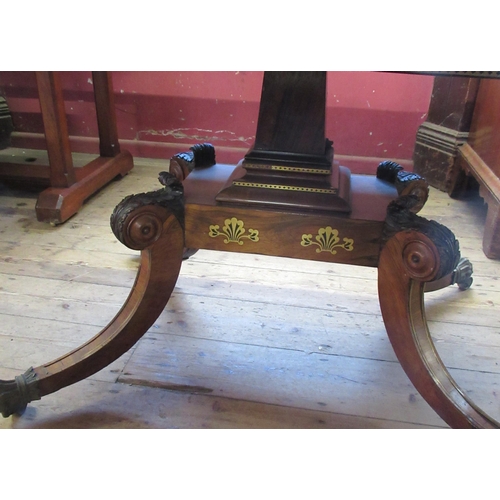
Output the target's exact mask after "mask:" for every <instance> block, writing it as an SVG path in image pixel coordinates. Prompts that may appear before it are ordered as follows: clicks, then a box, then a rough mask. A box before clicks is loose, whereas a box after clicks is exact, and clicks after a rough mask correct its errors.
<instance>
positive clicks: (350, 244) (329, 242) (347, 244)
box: [300, 226, 354, 255]
mask: <svg viewBox="0 0 500 500" xmlns="http://www.w3.org/2000/svg"><path fill="white" fill-rule="evenodd" d="M312 238H313V236H312V234H303V235H302V241H301V242H300V244H301V245H302V246H303V247H309V246H311V245H316V246H317V247H318V248H317V249H316V252H317V253H320V252H330V253H331V254H332V255H335V254H336V253H337V250H335V249H336V248H343V249H344V250H346V251H347V252H351V251H352V250H354V240H353V239H351V238H343V240H342V241H343V243H340V238H339V232H338V230H337V229H332V228H331V227H330V226H328V227H322V228H320V229H319V230H318V234H317V235H316V237H315V238H314V239H315V240H316V241H313V239H312Z"/></svg>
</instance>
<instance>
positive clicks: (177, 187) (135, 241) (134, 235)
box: [110, 172, 184, 250]
mask: <svg viewBox="0 0 500 500" xmlns="http://www.w3.org/2000/svg"><path fill="white" fill-rule="evenodd" d="M158 180H159V181H160V183H161V184H163V186H164V187H163V188H162V189H158V190H157V191H152V192H149V193H140V194H134V195H131V196H127V197H126V198H124V199H123V200H122V201H121V202H120V203H119V204H118V205H117V206H116V208H115V210H114V211H113V213H112V214H111V220H110V223H111V229H112V230H113V233H114V234H115V236H116V237H117V239H118V240H119V241H121V242H122V243H123V244H124V245H125V246H127V247H129V248H132V249H133V250H142V249H144V248H146V247H148V246H150V245H152V244H153V243H154V242H155V241H157V240H158V238H159V237H160V236H161V232H162V226H163V222H164V219H165V214H166V213H167V212H166V211H165V210H164V209H167V210H168V211H170V212H172V213H173V214H174V215H175V216H176V218H177V220H178V221H179V223H180V225H181V227H184V198H183V188H182V184H181V182H180V181H179V180H178V179H177V178H176V177H175V176H174V175H172V174H171V173H169V172H161V173H160V174H159V176H158Z"/></svg>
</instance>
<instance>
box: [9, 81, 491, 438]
mask: <svg viewBox="0 0 500 500" xmlns="http://www.w3.org/2000/svg"><path fill="white" fill-rule="evenodd" d="M325 92H326V73H324V72H267V73H265V76H264V84H263V90H262V99H261V105H260V112H259V121H258V126H257V133H256V140H255V144H254V146H253V147H252V148H251V150H250V151H249V152H248V154H247V155H246V156H245V158H244V159H243V160H242V161H241V162H240V163H239V164H238V165H236V166H235V165H223V164H218V163H217V162H216V159H215V150H214V148H213V147H212V146H211V145H210V144H198V145H195V146H193V147H192V148H191V149H190V150H189V151H188V152H184V153H180V154H178V155H175V156H174V157H172V159H171V162H170V171H169V172H162V173H160V176H159V180H160V182H161V184H162V185H163V187H162V188H161V189H158V190H156V191H152V192H149V193H141V194H136V195H131V196H128V197H127V198H125V199H124V200H123V201H122V202H121V203H120V204H119V205H118V206H117V207H116V208H115V210H114V212H113V214H112V216H111V227H112V230H113V232H114V234H115V235H116V237H117V238H118V239H119V240H120V241H121V242H122V243H123V244H125V245H126V246H127V247H129V248H131V249H135V250H140V252H141V264H140V268H139V271H138V275H137V278H136V281H135V284H134V286H133V288H132V291H131V292H130V295H129V297H128V299H127V301H126V302H125V304H124V305H123V307H122V309H121V310H120V312H119V313H118V314H117V316H116V317H115V318H114V319H113V320H112V321H111V323H110V324H109V325H108V326H106V327H105V328H104V329H103V330H102V331H101V332H100V333H98V334H97V335H96V336H95V337H94V338H93V339H91V340H90V341H88V342H87V343H86V344H84V345H82V346H81V347H79V348H77V349H75V350H74V351H72V352H70V353H68V354H66V355H65V356H62V357H61V358H59V359H56V360H54V361H52V362H50V363H47V364H44V365H42V366H38V367H36V368H30V369H29V370H28V371H27V372H26V373H24V374H23V375H20V376H18V377H16V378H15V379H14V380H10V381H0V411H1V412H2V414H3V416H4V417H7V416H9V415H11V414H13V413H16V412H22V411H23V410H24V408H25V407H26V405H27V404H28V403H29V402H31V401H33V400H37V399H40V398H41V397H43V396H45V395H47V394H50V393H53V392H55V391H57V390H59V389H61V388H63V387H66V386H68V385H70V384H73V383H75V382H78V381H80V380H82V379H84V378H86V377H88V376H90V375H92V374H94V373H96V372H97V371H99V370H101V369H102V368H104V367H105V366H107V365H109V364H110V363H111V362H113V361H114V360H116V359H117V358H118V357H119V356H121V355H122V354H123V353H125V352H126V351H127V350H129V349H130V348H131V347H132V346H133V345H134V344H135V343H136V342H137V341H138V340H139V339H140V338H141V337H142V336H143V335H144V333H145V332H146V331H147V330H148V329H149V328H150V327H151V326H152V325H153V323H154V322H155V320H156V319H157V318H158V316H159V315H160V314H161V312H162V311H163V309H164V307H165V305H166V304H167V302H168V300H169V297H170V295H171V293H172V291H173V289H174V286H175V283H176V280H177V277H178V274H179V272H180V268H181V263H182V260H183V259H185V258H189V256H190V255H192V254H193V253H194V252H195V251H196V250H198V249H210V250H220V251H234V252H247V253H257V254H263V255H273V256H282V257H291V258H296V259H309V260H317V261H323V262H335V263H344V264H353V265H360V266H368V267H377V268H378V289H379V300H380V307H381V311H382V316H383V320H384V323H385V326H386V329H387V333H388V336H389V339H390V341H391V343H392V346H393V348H394V350H395V352H396V355H397V357H398V359H399V361H400V363H401V365H402V367H403V369H404V370H405V372H406V374H407V375H408V377H409V378H410V380H411V381H412V383H413V384H414V386H415V387H416V389H417V390H418V391H419V392H420V394H421V395H422V396H423V398H424V399H425V400H426V401H427V402H428V403H429V405H430V406H431V407H432V408H433V409H434V410H435V411H436V412H437V413H438V414H439V415H440V417H441V418H442V419H443V420H444V421H445V422H446V423H447V424H448V425H450V426H451V427H455V428H498V427H499V424H498V423H497V422H496V421H494V420H493V419H492V418H490V417H489V416H488V415H486V414H485V413H484V412H483V411H481V410H480V409H479V408H477V407H476V406H475V405H474V404H473V403H472V402H471V401H470V400H469V399H468V398H467V396H466V395H465V394H464V392H463V391H462V390H461V389H460V388H459V387H458V385H457V384H456V383H455V381H454V380H453V379H452V377H451V376H450V374H449V372H448V370H447V369H446V367H445V366H444V364H443V362H442V361H441V359H440V358H439V355H438V354H437V351H436V349H435V346H434V344H433V341H432V338H431V336H430V333H429V330H428V325H427V321H426V317H425V310H424V300H423V297H424V293H425V292H428V291H432V290H437V289H440V288H443V287H445V286H449V285H453V284H458V286H459V288H460V289H466V288H468V287H469V286H470V285H471V283H472V277H471V275H472V266H471V264H470V262H469V261H468V260H467V259H463V258H461V256H460V251H459V244H458V242H457V240H456V238H455V236H454V235H453V233H452V232H451V231H450V230H449V229H447V228H446V227H445V226H443V225H441V224H438V223H437V222H434V221H429V220H427V219H425V218H422V217H420V216H418V215H417V212H418V211H419V210H420V209H421V208H422V207H423V206H424V204H425V202H426V200H427V197H428V186H427V183H426V182H425V180H423V179H422V178H421V177H419V176H418V175H415V174H413V173H408V172H405V171H404V170H403V169H402V167H401V166H399V165H398V164H396V163H394V162H391V161H386V162H383V163H381V164H380V165H379V166H378V169H377V175H368V176H366V175H351V173H350V172H349V170H348V169H346V168H344V167H342V166H339V165H338V164H337V163H336V162H335V161H334V157H333V147H332V143H331V141H329V140H328V139H326V137H325V132H324V116H325Z"/></svg>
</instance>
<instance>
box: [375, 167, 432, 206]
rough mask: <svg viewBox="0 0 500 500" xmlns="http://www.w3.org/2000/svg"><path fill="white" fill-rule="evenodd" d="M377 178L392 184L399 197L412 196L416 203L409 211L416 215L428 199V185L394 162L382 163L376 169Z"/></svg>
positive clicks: (422, 179)
mask: <svg viewBox="0 0 500 500" xmlns="http://www.w3.org/2000/svg"><path fill="white" fill-rule="evenodd" d="M377 178H378V179H381V180H383V181H388V182H390V183H391V184H394V185H395V187H396V189H397V191H398V194H399V196H405V195H413V196H415V197H416V198H417V200H418V203H415V204H413V205H412V207H411V211H412V212H414V213H418V212H419V211H420V210H421V209H422V208H423V206H424V205H425V203H426V201H427V198H428V197H429V185H428V184H427V182H426V180H425V179H424V178H422V177H420V175H418V174H415V173H413V172H407V171H406V170H404V169H403V167H402V166H401V165H400V164H399V163H396V162H395V161H389V160H388V161H383V162H382V163H380V164H379V166H378V168H377Z"/></svg>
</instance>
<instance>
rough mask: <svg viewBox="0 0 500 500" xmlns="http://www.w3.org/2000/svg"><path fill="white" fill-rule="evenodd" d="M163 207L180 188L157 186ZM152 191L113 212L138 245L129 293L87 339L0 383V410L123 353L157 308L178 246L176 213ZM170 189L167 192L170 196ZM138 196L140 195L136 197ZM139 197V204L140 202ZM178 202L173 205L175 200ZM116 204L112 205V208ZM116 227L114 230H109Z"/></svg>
mask: <svg viewBox="0 0 500 500" xmlns="http://www.w3.org/2000/svg"><path fill="white" fill-rule="evenodd" d="M157 193H160V196H164V197H166V198H167V200H166V203H164V205H168V204H169V203H174V205H175V202H176V199H175V198H177V202H178V201H179V198H180V197H181V195H182V193H181V192H172V190H162V191H161V192H160V191H159V192H157ZM157 193H156V194H155V193H149V194H146V195H138V196H137V198H139V203H137V200H136V199H134V197H129V199H126V200H124V202H125V203H124V202H122V203H123V205H122V206H120V205H119V207H120V210H118V213H116V211H115V214H114V215H116V217H115V222H116V223H117V225H118V226H119V227H118V229H117V230H115V232H116V231H118V232H119V233H120V239H121V240H123V241H124V242H125V243H126V244H127V245H128V246H130V247H131V248H135V249H141V264H140V268H139V272H138V274H137V278H136V281H135V283H134V286H133V288H132V291H131V292H130V295H129V297H128V299H127V301H126V302H125V304H124V305H123V307H122V308H121V310H120V311H119V313H118V314H117V315H116V317H115V318H114V319H113V320H112V321H111V323H110V324H109V325H108V326H106V327H105V328H104V329H103V330H101V332H100V333H98V334H97V335H96V336H95V337H94V338H93V339H91V340H89V341H88V342H87V343H85V344H83V345H82V346H80V347H78V348H77V349H75V350H74V351H72V352H70V353H68V354H66V355H64V356H62V357H61V358H59V359H56V360H55V361H52V362H50V363H47V364H45V365H41V366H38V367H36V368H30V369H29V370H28V371H27V372H26V373H25V374H23V375H21V376H19V377H16V378H15V380H11V381H0V412H1V413H2V415H3V416H4V417H7V416H9V415H12V414H13V413H19V412H22V411H23V410H24V409H25V407H26V405H27V404H28V403H29V402H30V401H33V400H36V399H40V398H41V397H43V396H45V395H47V394H50V393H53V392H55V391H57V390H59V389H61V388H63V387H66V386H68V385H71V384H74V383H75V382H78V381H80V380H82V379H84V378H86V377H88V376H90V375H92V374H94V373H96V372H98V371H99V370H101V369H102V368H104V367H106V366H107V365H109V364H110V363H112V362H113V361H114V360H116V359H117V358H118V357H120V356H121V355H122V354H124V353H125V352H126V351H128V350H129V349H130V348H131V347H132V346H133V345H134V344H135V343H136V342H137V341H138V340H139V339H140V338H141V337H142V335H144V333H145V332H146V331H147V330H148V329H149V328H150V327H151V326H152V324H153V323H154V322H155V320H156V319H157V318H158V316H159V315H160V314H161V312H162V311H163V309H164V307H165V305H166V303H167V301H168V299H169V297H170V295H171V293H172V291H173V289H174V286H175V283H176V281H177V277H178V275H179V271H180V267H181V263H182V252H183V249H184V230H183V227H182V214H181V215H179V213H174V212H179V211H178V210H174V211H172V210H169V209H168V208H165V207H164V206H160V205H159V204H147V203H148V201H150V200H149V198H151V200H155V203H158V200H157V196H156V195H157ZM172 193H173V194H172ZM141 196H142V198H141ZM141 201H144V203H142V204H141ZM177 204H178V205H179V203H177ZM117 208H118V207H117ZM114 229H116V228H114Z"/></svg>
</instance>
